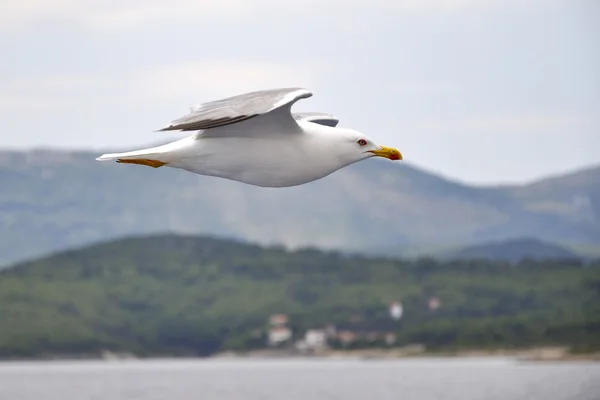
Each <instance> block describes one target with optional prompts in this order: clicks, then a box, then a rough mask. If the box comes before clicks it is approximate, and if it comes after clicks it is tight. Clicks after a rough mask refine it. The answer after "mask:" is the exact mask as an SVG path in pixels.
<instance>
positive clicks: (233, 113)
mask: <svg viewBox="0 0 600 400" xmlns="http://www.w3.org/2000/svg"><path fill="white" fill-rule="evenodd" d="M311 96H312V93H311V92H310V91H309V90H307V89H302V88H284V89H270V90H261V91H257V92H250V93H245V94H240V95H237V96H233V97H228V98H226V99H222V100H216V101H211V102H209V103H204V104H200V105H197V106H193V107H191V108H190V113H189V114H187V115H185V116H183V117H181V118H178V119H176V120H174V121H172V122H171V124H170V125H169V126H167V127H166V128H162V129H160V130H161V131H173V130H179V131H198V130H206V129H210V128H216V127H219V126H225V125H230V124H235V123H236V122H241V121H245V120H248V119H250V118H254V117H256V116H258V115H262V114H266V113H269V112H271V111H273V110H277V109H280V108H283V107H287V108H288V111H290V110H291V107H292V105H293V104H294V103H295V102H297V101H298V100H300V99H306V98H308V97H311ZM290 118H291V112H290Z"/></svg>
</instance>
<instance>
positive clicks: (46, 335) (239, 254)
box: [0, 235, 600, 357]
mask: <svg viewBox="0 0 600 400" xmlns="http://www.w3.org/2000/svg"><path fill="white" fill-rule="evenodd" d="M599 293H600V264H599V263H598V262H596V263H595V264H589V265H582V264H581V263H577V262H574V261H573V262H571V261H569V262H566V261H555V262H552V261H544V262H536V261H527V262H523V263H519V264H516V265H513V264H509V263H504V262H492V261H488V262H483V261H479V262H467V261H453V262H447V263H439V262H436V261H435V260H432V259H419V260H415V261H403V260H395V259H384V258H365V257H358V256H356V257H350V256H344V255H340V254H337V253H331V252H322V251H318V250H314V249H303V250H298V251H286V250H284V249H283V248H279V247H269V248H266V247H261V246H257V245H250V244H245V243H243V242H235V241H230V240H219V239H214V238H208V237H192V236H189V237H185V236H172V235H161V236H149V237H141V238H128V239H123V240H118V241H112V242H108V243H102V244H97V245H94V246H91V247H86V248H82V249H77V250H70V251H67V252H62V253H59V254H56V255H53V256H50V257H46V258H42V259H39V260H36V261H32V262H28V263H24V264H19V265H15V266H13V267H10V268H8V269H5V270H3V271H1V272H0V356H1V357H24V356H32V357H38V356H49V355H50V356H51V355H57V354H71V355H79V354H96V353H98V352H100V351H102V350H105V349H107V350H112V351H128V352H133V353H135V354H138V355H159V354H186V355H189V354H193V355H208V354H212V353H214V352H215V351H219V350H226V349H238V350H240V349H242V350H243V349H251V348H256V347H263V346H264V345H265V339H264V336H261V332H264V329H265V327H266V325H267V320H268V318H269V316H270V315H271V314H273V313H285V314H287V315H288V316H289V318H290V326H291V328H292V331H293V333H294V335H295V338H298V337H299V336H301V335H302V334H303V332H304V331H305V330H306V329H310V328H320V327H323V326H325V325H327V324H334V325H336V326H338V327H344V329H350V330H352V329H354V330H356V331H365V330H367V331H368V330H375V331H385V332H395V333H396V334H397V342H396V344H395V345H398V346H401V345H405V344H411V343H421V344H424V345H426V346H427V347H428V348H429V349H432V350H435V349H466V348H482V347H487V348H496V347H504V348H506V347H526V346H533V345H544V344H562V345H569V346H574V347H575V349H577V350H579V351H587V350H590V349H598V348H600V341H599V338H600V295H599ZM432 297H436V298H437V299H439V301H440V307H439V308H438V309H436V310H430V309H429V308H428V306H427V304H428V301H429V299H430V298H432ZM392 301H401V302H402V305H403V308H404V315H403V317H402V319H401V320H400V321H392V320H391V319H390V318H389V316H388V310H387V306H388V304H390V302H392ZM360 345H361V344H360V342H357V343H355V344H353V346H360ZM362 345H377V344H376V343H375V344H368V343H367V344H365V343H363V344H362Z"/></svg>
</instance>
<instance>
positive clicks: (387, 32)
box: [0, 0, 600, 184]
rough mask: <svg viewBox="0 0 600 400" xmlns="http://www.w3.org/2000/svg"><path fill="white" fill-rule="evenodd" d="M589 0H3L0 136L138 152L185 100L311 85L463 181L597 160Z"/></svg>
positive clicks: (596, 67) (596, 33) (322, 99)
mask: <svg viewBox="0 0 600 400" xmlns="http://www.w3.org/2000/svg"><path fill="white" fill-rule="evenodd" d="M599 20H600V2H598V1H596V0H564V1H558V0H488V1H475V0H329V1H327V0H319V1H317V0H294V1H293V2H285V1H281V0H278V1H276V0H252V1H247V0H218V1H217V0H215V1H206V0H169V1H157V0H144V1H138V0H129V1H127V2H124V1H115V0H105V1H93V0H3V1H2V2H1V4H0V55H1V57H0V59H1V61H0V121H2V125H3V129H2V132H1V133H0V149H2V148H4V149H6V148H9V149H27V148H34V147H60V148H72V149H92V150H98V151H103V150H105V149H119V150H121V149H123V150H132V149H136V148H141V147H145V146H147V145H148V144H153V143H155V142H157V141H165V140H168V139H171V138H173V139H177V138H179V137H181V135H178V134H177V133H171V132H155V130H157V129H159V128H162V127H163V126H165V125H166V124H168V122H169V121H171V120H172V119H174V118H177V117H180V116H181V115H183V114H185V113H187V112H188V108H189V106H191V105H193V104H198V103H202V102H205V101H211V100H215V99H218V98H223V97H227V96H231V95H235V94H240V93H243V92H247V91H251V90H260V89H265V88H274V87H290V86H293V87H297V86H300V87H305V88H308V89H310V90H311V91H312V92H313V94H314V95H313V97H311V98H309V99H306V100H302V101H300V102H298V103H297V104H296V105H295V106H294V110H295V111H296V110H297V111H322V112H328V113H332V114H334V115H336V116H337V117H338V118H339V119H340V125H341V126H345V127H351V128H354V129H357V130H359V131H361V132H364V133H365V134H367V135H369V136H371V137H372V138H374V139H375V140H377V141H378V142H380V143H381V144H383V145H386V146H393V147H396V148H398V149H400V150H401V151H402V153H403V155H404V157H405V160H407V161H408V162H410V163H412V164H415V165H417V166H419V167H421V168H424V169H426V170H429V171H431V172H434V173H438V174H441V175H444V176H446V177H450V178H454V179H457V180H460V181H464V182H469V183H473V184H497V183H524V182H528V181H531V180H536V179H539V178H542V177H545V176H548V175H556V174H561V173H564V172H569V171H572V170H577V169H579V168H582V167H585V166H589V165H598V164H600V24H599V23H598V21H599Z"/></svg>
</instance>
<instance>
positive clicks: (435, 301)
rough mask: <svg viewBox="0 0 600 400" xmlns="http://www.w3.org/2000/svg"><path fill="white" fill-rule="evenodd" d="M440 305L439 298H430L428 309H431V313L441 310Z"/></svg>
mask: <svg viewBox="0 0 600 400" xmlns="http://www.w3.org/2000/svg"><path fill="white" fill-rule="evenodd" d="M440 305H441V302H440V299H438V298H437V297H430V298H429V300H427V307H428V308H429V311H435V310H437V309H438V308H440Z"/></svg>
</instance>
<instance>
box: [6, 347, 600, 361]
mask: <svg viewBox="0 0 600 400" xmlns="http://www.w3.org/2000/svg"><path fill="white" fill-rule="evenodd" d="M427 358H435V359H458V358H461V359H478V358H479V359H484V358H487V359H490V358H498V359H506V358H509V359H514V360H515V361H518V362H576V361H577V362H600V352H594V353H581V354H573V353H571V352H569V348H568V347H535V348H528V349H518V350H515V349H494V350H487V349H486V350H482V349H479V350H477V349H471V350H458V351H427V350H424V349H420V348H414V346H411V347H409V348H392V349H357V350H332V349H324V350H321V351H315V352H303V353H299V352H295V351H289V350H285V349H264V350H252V351H245V352H235V351H223V352H219V353H215V354H213V355H211V356H206V357H201V356H196V355H174V354H162V355H159V354H156V355H150V356H147V357H144V356H142V357H139V356H136V355H134V354H131V353H126V352H123V353H119V352H112V351H103V352H101V353H100V354H80V355H48V356H39V357H10V358H0V363H8V362H44V361H47V362H52V361H107V362H110V361H128V360H130V361H143V360H148V361H152V360H161V359H163V360H164V359H169V360H190V359H194V360H206V361H210V360H278V359H279V360H293V359H303V360H306V359H311V360H373V361H378V360H387V361H389V360H408V359H427Z"/></svg>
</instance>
